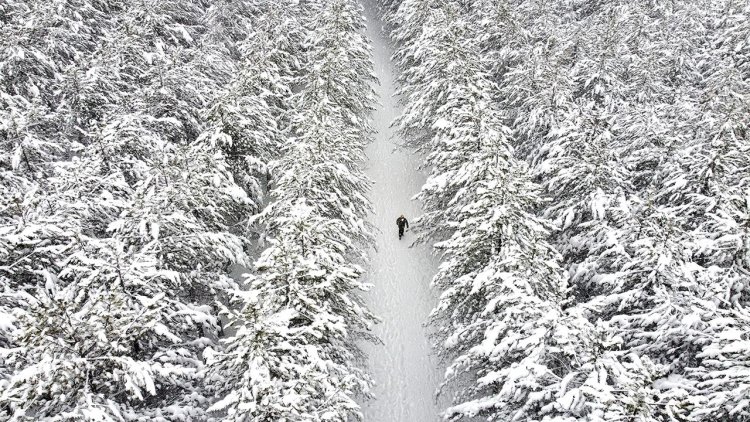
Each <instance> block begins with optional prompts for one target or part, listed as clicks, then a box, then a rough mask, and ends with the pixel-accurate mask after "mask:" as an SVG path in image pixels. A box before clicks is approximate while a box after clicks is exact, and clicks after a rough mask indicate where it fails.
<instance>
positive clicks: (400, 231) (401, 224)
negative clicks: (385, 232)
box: [396, 214, 409, 240]
mask: <svg viewBox="0 0 750 422" xmlns="http://www.w3.org/2000/svg"><path fill="white" fill-rule="evenodd" d="M396 225H397V226H398V240H401V238H402V237H404V227H406V228H408V227H409V222H408V221H406V217H404V215H403V214H401V217H399V218H397V219H396Z"/></svg>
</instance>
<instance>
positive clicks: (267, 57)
mask: <svg viewBox="0 0 750 422" xmlns="http://www.w3.org/2000/svg"><path fill="white" fill-rule="evenodd" d="M0 23H1V25H2V34H3V35H2V37H0V45H1V47H0V146H1V147H0V178H1V179H0V190H2V192H0V198H1V199H0V201H1V202H0V293H1V295H0V348H1V349H0V353H1V354H0V419H2V420H14V421H38V420H71V421H72V420H76V421H79V420H91V421H105V420H107V421H121V420H129V421H159V420H174V421H200V420H222V421H230V420H237V421H281V420H327V421H336V420H337V421H346V420H348V419H347V418H349V417H357V415H358V414H359V410H358V409H359V406H358V404H357V403H356V402H355V401H354V399H355V395H363V396H366V395H367V394H368V389H369V386H370V380H369V378H368V376H367V375H366V373H365V371H364V370H363V369H362V368H361V367H360V365H358V364H357V362H358V359H359V356H358V355H359V349H358V348H357V347H356V345H355V341H357V340H360V339H361V338H362V337H366V336H367V335H368V334H367V331H368V327H369V325H370V324H371V323H372V322H373V321H374V317H373V316H372V315H371V314H370V313H369V312H368V311H367V309H365V308H364V307H363V305H362V304H361V301H360V299H359V296H358V294H357V293H356V291H357V290H359V289H364V288H365V286H364V284H363V282H362V281H361V280H360V275H361V273H362V272H363V266H362V264H363V263H364V260H365V257H366V254H365V252H364V250H363V247H362V244H363V243H364V242H366V241H367V239H368V236H369V235H370V234H369V233H370V230H369V227H368V225H367V224H366V223H364V216H365V214H366V213H367V211H368V209H369V203H368V201H367V199H366V197H365V192H366V190H367V189H368V186H369V182H368V180H366V178H364V176H363V175H362V173H361V170H359V165H360V162H361V161H362V160H363V152H362V148H363V146H364V145H365V144H366V142H367V141H368V139H369V136H370V129H369V126H368V120H367V116H368V113H369V110H370V108H371V107H372V105H371V103H372V102H373V97H372V95H371V88H370V83H371V82H372V80H373V78H374V76H373V73H372V70H371V66H372V64H371V59H370V55H369V46H368V43H367V39H366V38H365V37H364V35H363V34H362V28H363V25H364V20H363V18H362V15H361V12H360V6H359V5H357V3H356V2H354V1H350V0H333V1H324V0H320V1H305V2H304V3H300V2H296V1H285V0H284V1H278V0H274V1H264V0H243V1H203V0H166V1H165V0H159V1H156V0H145V1H140V2H130V1H123V0H61V1H22V0H20V1H15V0H9V1H6V2H3V3H2V4H1V5H0ZM230 264H239V265H244V266H247V267H252V268H253V269H254V271H253V273H252V275H251V277H249V278H248V279H246V280H244V282H242V283H238V282H236V281H234V280H233V279H231V278H229V271H230V268H229V266H230Z"/></svg>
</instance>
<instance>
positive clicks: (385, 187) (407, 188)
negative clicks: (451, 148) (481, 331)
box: [364, 0, 442, 422]
mask: <svg viewBox="0 0 750 422" xmlns="http://www.w3.org/2000/svg"><path fill="white" fill-rule="evenodd" d="M364 6H365V9H366V15H367V19H368V23H367V28H368V29H367V35H368V37H369V38H370V40H371V42H372V46H373V54H374V62H375V72H376V74H377V76H378V78H379V79H380V86H377V87H376V88H375V89H376V92H377V93H378V95H379V96H380V98H379V100H380V101H379V103H380V104H379V105H378V106H377V110H376V111H375V112H374V119H373V125H374V128H375V130H376V131H377V134H376V136H375V141H374V142H373V144H372V145H370V146H369V148H368V149H367V155H368V157H369V160H370V165H369V168H368V170H367V175H368V176H369V177H370V179H372V181H373V182H374V186H373V189H372V192H371V195H370V199H371V200H372V202H373V204H374V208H375V214H374V215H373V216H371V221H372V223H373V224H374V225H375V227H376V228H377V229H378V230H379V231H380V232H379V233H377V235H376V239H377V251H374V252H373V253H372V254H371V268H370V272H369V275H368V282H370V283H372V284H373V285H374V287H373V289H372V291H371V292H369V293H368V294H367V296H366V300H367V303H368V304H369V306H370V307H371V309H372V310H373V311H374V312H375V313H376V314H377V315H378V316H380V317H381V318H382V319H383V322H382V323H381V324H379V325H378V326H377V327H376V328H375V329H376V334H377V335H378V336H379V337H380V339H381V340H382V341H383V342H384V344H383V345H367V346H365V349H366V351H367V353H368V354H369V364H370V370H371V371H372V374H373V377H374V379H375V382H376V383H377V385H376V387H375V390H374V392H375V395H376V399H375V400H373V401H370V402H367V403H365V404H364V413H365V420H366V421H368V422H433V421H437V420H439V418H438V412H439V410H438V406H437V404H436V403H435V400H434V392H435V389H436V388H437V386H438V383H439V380H440V379H441V378H442V371H440V370H439V369H438V368H439V364H438V361H437V359H436V358H435V357H434V356H433V355H432V353H431V347H430V342H429V339H428V338H427V334H428V332H427V330H426V328H425V327H424V323H425V322H426V320H427V316H428V315H429V313H430V310H431V309H432V308H433V306H434V305H435V302H436V298H435V296H434V294H433V292H432V291H431V290H430V287H429V284H430V280H431V279H432V276H433V275H434V273H435V269H436V266H437V260H436V259H435V258H434V257H433V256H431V254H430V252H429V247H428V246H424V245H418V246H414V247H410V245H411V243H412V241H413V240H414V236H413V235H412V234H411V233H409V232H407V233H406V236H405V237H404V239H403V240H400V241H399V239H398V230H397V227H396V218H397V217H398V216H399V215H400V214H404V215H405V216H406V218H407V219H409V221H410V223H411V221H412V220H413V219H414V218H415V217H416V216H418V215H419V214H420V212H421V211H420V208H419V204H418V203H417V202H416V201H413V200H411V197H412V196H413V195H414V194H416V193H417V192H418V191H419V189H420V187H421V186H422V183H423V182H424V179H425V178H424V175H423V174H421V173H420V172H419V171H418V169H417V168H418V166H419V163H420V161H421V159H420V158H419V157H418V156H416V155H414V154H410V153H409V152H407V151H404V150H402V149H399V150H397V149H396V147H397V145H396V144H397V142H398V140H397V139H395V138H392V137H393V130H392V129H391V128H390V124H391V122H392V121H393V119H394V118H396V116H397V115H398V114H399V113H400V111H401V110H400V107H399V106H398V104H397V101H396V99H395V98H394V97H393V93H394V81H393V67H392V64H391V61H390V56H391V47H390V44H389V42H388V40H387V35H386V34H385V33H384V31H382V26H383V25H382V22H381V20H380V17H379V12H378V8H377V6H376V5H375V0H365V4H364Z"/></svg>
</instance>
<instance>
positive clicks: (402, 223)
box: [396, 217, 409, 229]
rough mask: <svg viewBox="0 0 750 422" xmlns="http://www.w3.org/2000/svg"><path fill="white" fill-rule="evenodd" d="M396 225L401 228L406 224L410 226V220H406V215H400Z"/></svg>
mask: <svg viewBox="0 0 750 422" xmlns="http://www.w3.org/2000/svg"><path fill="white" fill-rule="evenodd" d="M396 225H397V226H398V228H400V229H401V228H403V227H404V226H406V227H409V222H408V221H406V218H404V217H399V218H397V219H396Z"/></svg>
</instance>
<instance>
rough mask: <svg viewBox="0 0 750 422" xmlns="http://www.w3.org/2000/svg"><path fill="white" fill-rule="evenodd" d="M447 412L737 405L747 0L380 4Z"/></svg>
mask: <svg viewBox="0 0 750 422" xmlns="http://www.w3.org/2000/svg"><path fill="white" fill-rule="evenodd" d="M389 7H390V9H391V13H390V24H391V26H392V29H393V35H394V41H395V42H396V43H397V53H396V55H395V59H396V61H397V63H398V65H399V67H400V69H401V72H402V74H401V75H400V80H401V86H402V89H401V95H402V97H403V100H404V102H405V105H406V111H405V112H404V114H403V115H402V117H401V118H400V119H399V121H398V122H397V124H398V128H399V129H400V131H401V133H402V134H403V135H404V136H405V137H406V139H407V140H408V141H409V142H410V143H412V144H413V145H414V146H416V147H417V148H420V149H421V150H423V151H424V152H425V153H426V154H427V161H426V163H425V165H426V166H427V167H428V168H429V169H430V170H431V175H430V178H429V180H428V182H427V183H426V184H425V186H424V188H423V189H422V191H421V193H420V194H419V198H420V199H421V200H422V201H423V202H424V204H425V205H426V212H425V214H424V215H423V216H422V217H421V225H422V226H424V227H429V230H424V231H423V239H424V240H425V241H428V242H431V243H433V242H434V244H435V247H436V248H437V250H438V251H439V252H440V253H441V254H442V256H443V263H442V265H441V267H440V270H439V272H438V274H437V276H436V277H435V279H434V285H435V286H436V287H437V288H438V289H439V290H440V291H441V298H440V302H439V304H438V306H437V307H436V309H435V311H434V312H433V323H434V324H435V325H436V326H437V327H439V338H440V341H439V343H438V350H439V353H441V354H442V355H443V357H444V358H445V359H446V360H447V362H449V368H448V370H447V372H446V378H445V382H444V386H443V388H444V390H445V391H452V392H453V393H454V396H453V399H454V406H452V407H451V408H449V409H447V410H446V413H445V415H444V416H445V417H446V418H447V419H449V420H469V418H471V417H473V416H477V415H479V416H482V417H483V420H493V421H532V420H559V421H563V420H564V421H573V420H587V421H667V420H674V421H687V420H712V421H746V420H750V401H748V397H749V394H750V377H749V375H750V365H749V364H748V362H750V313H748V305H749V304H750V160H748V153H750V132H748V124H750V113H749V112H750V89H748V88H749V85H748V83H749V82H750V73H749V72H750V67H749V66H750V20H749V19H748V17H749V16H750V5H749V4H748V3H747V2H736V1H692V0H691V1H679V0H678V1H659V0H656V1H653V0H648V1H646V0H644V1H598V0H597V1H595V0H573V1H548V2H536V1H520V0H519V1H484V0H476V1H471V0H468V1H434V0H403V1H391V2H389Z"/></svg>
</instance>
